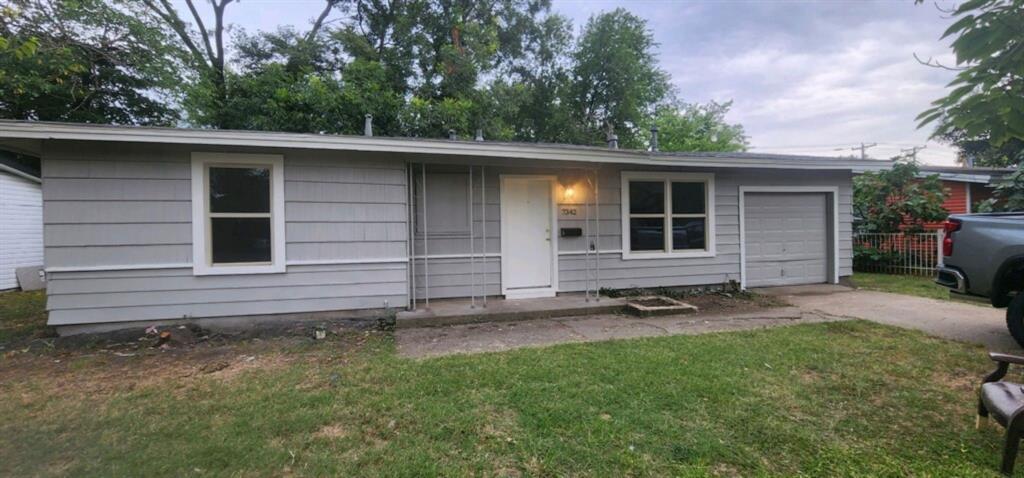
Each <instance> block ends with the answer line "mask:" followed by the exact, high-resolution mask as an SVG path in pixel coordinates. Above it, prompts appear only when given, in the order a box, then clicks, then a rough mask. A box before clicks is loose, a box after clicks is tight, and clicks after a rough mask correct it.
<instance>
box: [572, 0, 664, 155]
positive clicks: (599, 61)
mask: <svg viewBox="0 0 1024 478" xmlns="http://www.w3.org/2000/svg"><path fill="white" fill-rule="evenodd" d="M655 46H657V44H656V43H655V42H654V36H653V35H652V34H651V32H650V31H649V30H648V29H647V22H646V21H644V20H643V19H642V18H640V17H637V16H636V15H633V14H631V13H629V12H628V11H626V10H625V9H622V8H618V9H616V10H614V11H611V12H608V13H602V14H600V15H596V16H592V17H590V20H588V21H587V25H586V27H585V28H584V29H583V33H582V35H581V37H580V38H579V41H578V42H577V44H576V49H575V51H574V52H573V54H572V59H573V62H574V65H573V68H572V76H571V81H572V87H571V91H570V97H569V99H568V101H569V103H570V105H571V107H572V109H573V114H574V116H575V118H576V121H577V124H578V127H579V128H580V130H581V132H580V137H578V138H576V140H575V141H574V142H576V143H582V144H604V142H605V134H606V133H608V132H611V131H614V133H615V134H616V135H618V137H619V140H620V143H621V144H622V145H623V146H624V147H628V148H639V147H642V145H643V133H642V130H643V129H645V128H644V126H646V125H645V123H646V122H647V120H648V119H649V118H650V117H651V115H652V114H653V113H654V110H655V107H656V106H658V105H659V104H662V103H663V102H664V101H665V100H666V98H667V97H668V96H669V94H670V93H671V88H670V86H669V82H668V79H669V76H668V74H667V73H665V72H664V71H662V70H661V69H660V68H658V65H657V60H656V58H655V56H654V48H655Z"/></svg>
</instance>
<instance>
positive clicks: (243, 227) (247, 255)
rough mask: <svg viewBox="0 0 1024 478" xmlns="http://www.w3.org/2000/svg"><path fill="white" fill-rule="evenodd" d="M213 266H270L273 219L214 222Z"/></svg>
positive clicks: (221, 218) (227, 218) (222, 220)
mask: <svg viewBox="0 0 1024 478" xmlns="http://www.w3.org/2000/svg"><path fill="white" fill-rule="evenodd" d="M210 221H211V223H212V224H211V228H210V235H211V239H212V240H211V242H212V243H213V263H214V264H230V263H234V262H270V218H267V217H259V218H248V217H246V218H240V217H215V218H212V219H210Z"/></svg>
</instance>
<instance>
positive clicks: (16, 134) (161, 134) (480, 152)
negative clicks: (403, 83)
mask: <svg viewBox="0 0 1024 478" xmlns="http://www.w3.org/2000/svg"><path fill="white" fill-rule="evenodd" d="M0 138H9V139H35V140H70V141H112V142H134V143H160V144H192V145H209V146H249V147H262V148H289V149H290V148H298V149H321V150H340V151H365V152H389V153H407V154H436V155H451V156H477V157H490V158H522V159H535V160H552V161H578V162H596V163H615V164H635V165H653V166H695V167H719V168H770V169H827V170H851V169H871V170H878V169H888V168H890V167H891V166H892V162H890V161H877V160H856V159H829V158H821V159H813V158H812V159H808V158H803V157H801V158H796V157H794V158H792V159H787V158H786V157H785V156H779V157H773V158H770V159H768V158H749V157H722V156H720V155H714V156H712V155H708V156H700V155H691V156H686V157H670V156H663V155H651V154H649V153H647V152H645V151H632V150H612V149H609V150H603V149H599V148H574V147H557V146H550V145H531V144H512V143H493V142H487V143H479V142H470V141H441V140H421V139H415V138H389V137H359V136H334V135H315V134H302V133H277V132H260V131H228V130H204V129H183V128H140V127H112V126H107V125H88V124H67V123H43V122H26V121H0Z"/></svg>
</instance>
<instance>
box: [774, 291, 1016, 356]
mask: <svg viewBox="0 0 1024 478" xmlns="http://www.w3.org/2000/svg"><path fill="white" fill-rule="evenodd" d="M758 292H761V293H765V294H770V295H775V296H779V297H782V298H783V299H785V300H786V301H787V302H789V303H790V304H793V305H795V306H797V307H799V308H800V309H801V310H803V311H804V312H806V313H814V314H820V315H825V316H832V317H845V318H857V319H865V320H871V321H874V322H879V323H882V324H889V325H895V326H897V327H904V328H908V329H917V330H920V331H922V332H925V333H928V334H931V335H935V336H938V337H943V338H947V339H952V340H959V341H963V342H971V343H976V344H980V345H983V346H985V347H986V348H988V349H989V350H995V351H1002V352H1020V351H1021V347H1020V346H1019V345H1017V343H1016V342H1015V341H1014V340H1013V338H1012V337H1010V333H1009V332H1008V331H1007V330H1006V310H1005V309H996V308H993V307H988V306H984V305H982V304H978V305H975V304H970V303H962V302H953V301H946V300H936V299H927V298H924V297H914V296H909V295H902V294H889V293H886V292H874V291H867V290H857V289H850V288H847V287H840V286H802V287H779V288H770V289H761V290H759V291H758Z"/></svg>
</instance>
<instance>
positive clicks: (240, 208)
mask: <svg viewBox="0 0 1024 478" xmlns="http://www.w3.org/2000/svg"><path fill="white" fill-rule="evenodd" d="M210 212H270V168H216V167H214V168H210Z"/></svg>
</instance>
